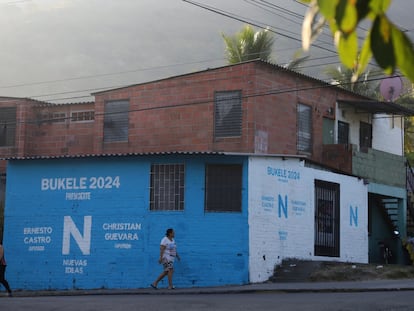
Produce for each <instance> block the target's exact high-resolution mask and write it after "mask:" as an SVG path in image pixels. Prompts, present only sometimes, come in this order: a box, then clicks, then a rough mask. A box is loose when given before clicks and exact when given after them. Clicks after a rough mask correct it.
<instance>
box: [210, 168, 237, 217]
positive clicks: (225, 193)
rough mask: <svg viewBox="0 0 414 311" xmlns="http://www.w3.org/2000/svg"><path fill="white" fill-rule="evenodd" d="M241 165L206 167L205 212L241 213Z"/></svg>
mask: <svg viewBox="0 0 414 311" xmlns="http://www.w3.org/2000/svg"><path fill="white" fill-rule="evenodd" d="M241 205H242V165H239V164H231V165H229V164H209V165H207V166H206V191H205V208H204V209H205V211H206V212H241V210H242V208H241Z"/></svg>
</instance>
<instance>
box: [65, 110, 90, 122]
mask: <svg viewBox="0 0 414 311" xmlns="http://www.w3.org/2000/svg"><path fill="white" fill-rule="evenodd" d="M94 119H95V112H94V111H93V110H90V111H74V112H72V113H71V120H72V122H83V121H93V120H94Z"/></svg>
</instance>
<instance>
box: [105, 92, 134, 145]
mask: <svg viewBox="0 0 414 311" xmlns="http://www.w3.org/2000/svg"><path fill="white" fill-rule="evenodd" d="M128 123H129V101H128V100H118V101H110V102H106V103H105V116H104V142H114V141H128Z"/></svg>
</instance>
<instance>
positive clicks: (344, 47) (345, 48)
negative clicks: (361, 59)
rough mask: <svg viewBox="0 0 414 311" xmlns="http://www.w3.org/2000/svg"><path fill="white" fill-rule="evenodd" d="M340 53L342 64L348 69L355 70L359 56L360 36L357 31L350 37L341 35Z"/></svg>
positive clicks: (339, 42)
mask: <svg viewBox="0 0 414 311" xmlns="http://www.w3.org/2000/svg"><path fill="white" fill-rule="evenodd" d="M338 53H339V59H340V60H341V62H342V63H343V64H344V65H345V66H347V67H348V68H354V67H355V65H356V59H357V56H358V35H357V33H356V32H355V31H353V32H352V33H350V34H349V35H348V36H344V35H341V36H340V38H339V41H338Z"/></svg>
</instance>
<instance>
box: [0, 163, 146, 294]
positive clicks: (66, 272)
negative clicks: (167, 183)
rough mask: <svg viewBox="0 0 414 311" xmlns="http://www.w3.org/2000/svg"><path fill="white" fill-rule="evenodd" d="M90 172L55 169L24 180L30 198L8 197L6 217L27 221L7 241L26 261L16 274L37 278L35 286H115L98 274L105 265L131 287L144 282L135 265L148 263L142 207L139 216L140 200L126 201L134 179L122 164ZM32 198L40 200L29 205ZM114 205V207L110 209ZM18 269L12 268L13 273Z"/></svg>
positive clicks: (10, 195)
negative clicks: (29, 199)
mask: <svg viewBox="0 0 414 311" xmlns="http://www.w3.org/2000/svg"><path fill="white" fill-rule="evenodd" d="M88 170H89V171H90V173H91V175H80V174H84V173H85V168H84V169H83V172H82V170H80V169H76V168H74V169H73V170H71V171H70V173H69V172H67V171H66V172H65V171H60V172H56V171H54V170H53V171H50V170H49V171H44V172H42V174H36V173H34V174H33V175H32V176H28V177H26V178H25V181H24V183H25V187H24V189H25V194H27V196H22V195H19V194H18V193H10V194H9V195H8V199H9V201H10V202H11V203H10V204H9V205H10V207H9V208H8V209H7V214H6V217H7V218H8V221H9V222H13V219H15V218H19V219H22V221H20V222H19V223H18V225H17V226H16V224H14V226H13V228H12V230H14V232H13V235H14V236H13V237H6V239H5V240H6V243H7V241H8V240H10V239H12V240H13V241H16V242H17V243H19V244H17V245H14V246H13V247H12V250H11V252H18V254H19V255H22V256H19V258H24V260H22V259H19V260H22V261H21V262H20V263H19V270H18V271H17V273H18V274H21V273H27V274H29V276H28V277H27V282H29V281H30V280H31V278H32V277H33V278H34V281H33V282H34V283H35V284H33V286H34V287H35V288H36V287H40V288H41V287H44V284H45V283H47V284H48V287H49V286H52V287H56V288H59V287H62V286H63V287H80V288H83V287H89V286H91V285H92V284H94V283H97V282H101V284H103V285H104V286H111V282H112V281H111V280H110V279H106V278H107V276H104V275H103V274H102V273H100V272H99V270H100V269H102V265H106V267H107V268H109V269H113V270H114V271H115V270H116V271H118V273H121V274H124V275H123V276H122V278H123V281H124V282H125V283H126V284H128V283H129V284H131V285H132V284H134V283H136V282H137V280H139V278H140V277H139V276H138V275H139V273H138V270H136V269H134V265H131V264H130V262H132V261H135V262H139V261H141V264H142V265H143V264H145V262H144V260H143V258H142V256H140V253H142V251H143V249H144V247H145V245H144V241H143V240H142V238H143V237H142V229H143V225H144V224H143V213H142V207H141V212H139V210H140V208H139V206H138V205H139V204H138V201H137V200H136V199H137V198H135V200H134V199H131V200H129V201H128V202H126V201H125V200H124V199H123V195H124V194H125V193H131V190H132V189H131V188H130V187H131V185H129V184H130V183H127V182H126V183H123V179H124V178H125V179H129V180H131V176H128V173H127V171H126V170H125V168H123V167H122V166H120V167H118V168H117V169H114V168H109V169H107V170H106V171H107V172H108V173H109V174H108V175H98V174H96V175H95V174H93V172H94V171H95V170H96V169H94V168H93V167H91V168H89V169H88ZM88 170H86V171H88ZM104 171H105V170H102V172H104ZM101 174H102V173H101ZM11 175H13V174H11ZM10 179H11V181H10V183H13V180H12V177H11V178H10ZM137 183H138V184H139V182H138V181H137ZM128 188H129V189H128ZM9 197H10V198H9ZM28 198H36V199H35V200H34V201H28ZM115 198H118V201H117V200H116V199H115ZM113 199H115V200H113ZM105 201H108V202H105ZM110 201H112V204H113V209H111V208H108V207H109V206H108V203H110ZM110 204H111V203H110ZM8 230H10V229H8ZM16 237H17V240H16ZM13 244H15V242H13ZM140 257H141V259H139V258H140ZM115 265H117V267H116V268H114V266H115ZM33 267H36V268H35V269H33ZM42 267H44V268H46V267H47V272H48V273H49V274H53V275H55V277H56V281H55V282H56V283H54V281H50V280H49V279H48V277H47V274H48V273H45V271H43V270H42ZM111 267H112V268H111ZM13 269H14V268H13V266H11V267H10V270H11V271H12V270H13ZM134 270H135V271H134ZM127 271H128V273H127ZM45 275H46V278H47V279H45ZM59 276H60V277H59ZM99 278H102V280H99ZM105 279H106V280H105ZM36 283H38V284H36ZM18 285H19V284H18V283H17V284H16V286H18Z"/></svg>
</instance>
